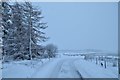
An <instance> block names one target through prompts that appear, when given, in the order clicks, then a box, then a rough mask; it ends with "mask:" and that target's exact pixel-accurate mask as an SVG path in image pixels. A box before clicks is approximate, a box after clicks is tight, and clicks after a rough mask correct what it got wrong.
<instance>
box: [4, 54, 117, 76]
mask: <svg viewBox="0 0 120 80" xmlns="http://www.w3.org/2000/svg"><path fill="white" fill-rule="evenodd" d="M42 62H43V63H42ZM42 62H41V60H39V59H38V60H33V61H32V62H31V61H29V60H25V61H14V62H10V63H4V64H3V67H4V68H3V75H2V77H3V78H81V77H82V78H117V77H118V75H117V74H118V73H117V72H118V69H117V68H118V67H107V68H106V69H105V68H104V67H101V66H100V65H96V64H95V63H94V62H91V61H86V60H84V57H83V56H80V55H79V56H65V55H64V54H61V55H60V56H59V57H57V58H52V59H50V60H49V59H42ZM31 63H32V64H31ZM16 73H17V74H16Z"/></svg>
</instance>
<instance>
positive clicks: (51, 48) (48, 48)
mask: <svg viewBox="0 0 120 80" xmlns="http://www.w3.org/2000/svg"><path fill="white" fill-rule="evenodd" d="M46 52H47V54H48V57H49V59H50V58H53V57H55V56H56V53H57V52H58V48H57V46H55V45H54V44H48V45H46Z"/></svg>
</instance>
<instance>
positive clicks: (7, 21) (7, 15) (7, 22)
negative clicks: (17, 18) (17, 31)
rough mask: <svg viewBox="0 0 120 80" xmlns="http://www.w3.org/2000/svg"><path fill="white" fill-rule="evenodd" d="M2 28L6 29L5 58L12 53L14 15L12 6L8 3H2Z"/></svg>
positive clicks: (4, 40)
mask: <svg viewBox="0 0 120 80" xmlns="http://www.w3.org/2000/svg"><path fill="white" fill-rule="evenodd" d="M2 8H3V11H2V26H3V27H4V30H3V33H4V36H3V38H2V39H3V45H4V46H3V56H9V55H10V54H11V52H12V50H11V47H13V46H12V38H11V36H12V30H13V28H12V21H11V18H12V13H11V6H10V5H9V4H8V2H2Z"/></svg>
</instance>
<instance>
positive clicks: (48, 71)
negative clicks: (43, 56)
mask: <svg viewBox="0 0 120 80" xmlns="http://www.w3.org/2000/svg"><path fill="white" fill-rule="evenodd" d="M76 59H77V58H60V59H59V58H58V59H56V60H51V61H50V62H49V64H46V65H45V66H44V67H42V68H40V69H38V70H36V72H34V73H33V75H32V76H31V77H32V78H43V77H45V78H82V76H81V74H80V73H79V71H78V70H77V69H76V67H75V65H74V61H75V60H76ZM42 70H44V71H42Z"/></svg>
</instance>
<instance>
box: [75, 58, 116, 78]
mask: <svg viewBox="0 0 120 80" xmlns="http://www.w3.org/2000/svg"><path fill="white" fill-rule="evenodd" d="M75 66H76V68H77V69H78V70H79V72H80V73H81V75H82V76H83V77H84V78H118V73H117V72H118V70H117V69H118V68H111V69H110V68H106V69H105V68H104V67H101V66H100V65H96V64H94V63H91V62H89V61H85V60H77V61H75Z"/></svg>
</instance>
